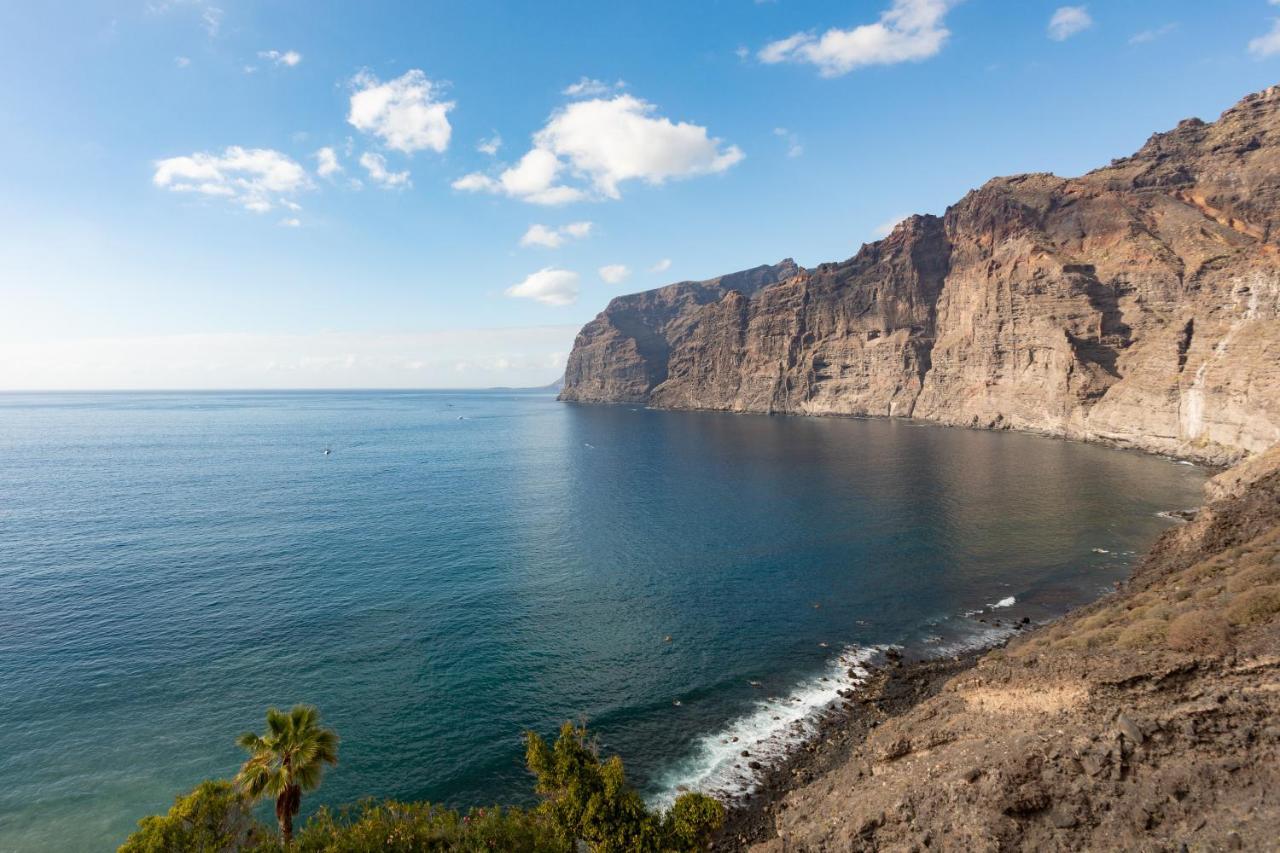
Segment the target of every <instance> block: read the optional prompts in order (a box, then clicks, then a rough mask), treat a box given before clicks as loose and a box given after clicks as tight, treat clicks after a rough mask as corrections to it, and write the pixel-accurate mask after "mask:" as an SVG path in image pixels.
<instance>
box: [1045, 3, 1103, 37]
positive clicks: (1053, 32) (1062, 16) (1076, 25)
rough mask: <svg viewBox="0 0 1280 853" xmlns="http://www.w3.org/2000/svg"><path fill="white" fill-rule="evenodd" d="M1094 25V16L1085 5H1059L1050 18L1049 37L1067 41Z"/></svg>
mask: <svg viewBox="0 0 1280 853" xmlns="http://www.w3.org/2000/svg"><path fill="white" fill-rule="evenodd" d="M1092 26H1093V17H1092V16H1091V15H1090V14H1089V10H1088V8H1087V7H1085V6H1059V7H1058V9H1057V10H1055V11H1054V13H1053V17H1051V18H1049V38H1051V39H1053V40H1054V41H1066V40H1067V39H1069V38H1071V37H1072V36H1073V35H1076V34H1077V33H1081V32H1084V31H1085V30H1087V29H1089V28H1090V27H1092Z"/></svg>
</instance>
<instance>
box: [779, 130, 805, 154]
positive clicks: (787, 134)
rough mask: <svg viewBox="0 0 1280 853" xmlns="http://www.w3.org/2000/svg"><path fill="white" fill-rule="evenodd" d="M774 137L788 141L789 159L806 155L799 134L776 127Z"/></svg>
mask: <svg viewBox="0 0 1280 853" xmlns="http://www.w3.org/2000/svg"><path fill="white" fill-rule="evenodd" d="M773 135H774V136H776V137H778V138H780V139H783V140H785V141H786V143H787V156H788V157H792V158H795V157H799V156H800V155H802V154H804V146H803V145H801V144H800V137H799V136H798V135H797V134H794V133H792V132H791V131H789V130H787V129H786V128H785V127H775V128H774V129H773Z"/></svg>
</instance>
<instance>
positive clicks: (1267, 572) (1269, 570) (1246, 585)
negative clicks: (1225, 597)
mask: <svg viewBox="0 0 1280 853" xmlns="http://www.w3.org/2000/svg"><path fill="white" fill-rule="evenodd" d="M1276 584H1280V563H1275V562H1271V561H1270V560H1268V561H1265V562H1261V561H1259V562H1257V563H1255V564H1254V565H1252V566H1250V567H1249V568H1247V569H1242V570H1241V571H1240V572H1238V573H1236V574H1235V575H1234V576H1232V577H1231V578H1230V579H1229V580H1228V581H1227V591H1228V592H1233V593H1241V592H1245V591H1246V590H1250V589H1253V588H1255V587H1259V586H1274V585H1276Z"/></svg>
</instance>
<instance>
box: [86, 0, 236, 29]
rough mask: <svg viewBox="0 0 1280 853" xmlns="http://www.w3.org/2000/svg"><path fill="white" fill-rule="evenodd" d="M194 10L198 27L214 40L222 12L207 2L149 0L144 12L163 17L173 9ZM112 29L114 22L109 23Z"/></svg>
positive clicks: (199, 0)
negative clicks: (197, 18)
mask: <svg viewBox="0 0 1280 853" xmlns="http://www.w3.org/2000/svg"><path fill="white" fill-rule="evenodd" d="M182 8H185V9H195V10H198V11H199V12H200V26H202V27H203V28H204V31H205V32H206V33H208V35H209V38H216V37H217V35H218V33H219V32H220V31H221V29H222V17H223V11H222V9H220V8H218V7H217V6H214V5H211V4H210V3H209V2H208V0H151V2H149V3H147V5H146V11H147V14H149V15H163V14H165V13H166V12H169V11H172V10H173V9H182ZM111 24H112V27H114V26H115V21H112V22H111Z"/></svg>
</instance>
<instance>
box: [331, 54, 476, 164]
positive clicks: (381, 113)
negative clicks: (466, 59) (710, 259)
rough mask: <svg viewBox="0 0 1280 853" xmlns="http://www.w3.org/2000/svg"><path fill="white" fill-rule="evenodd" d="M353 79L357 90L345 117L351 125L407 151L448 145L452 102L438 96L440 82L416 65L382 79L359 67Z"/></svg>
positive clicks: (411, 151) (437, 149) (399, 149)
mask: <svg viewBox="0 0 1280 853" xmlns="http://www.w3.org/2000/svg"><path fill="white" fill-rule="evenodd" d="M352 82H353V84H354V85H355V87H356V91H355V93H354V94H352V96H351V109H350V111H349V112H348V114H347V121H348V122H349V123H350V124H351V125H352V126H353V127H356V128H358V129H360V130H362V131H364V132H365V133H369V134H372V135H374V136H376V137H378V138H379V139H381V140H382V141H383V142H384V143H385V144H386V146H387V147H388V148H392V149H395V150H396V151H403V152H404V153H406V154H412V153H413V152H414V151H421V150H423V149H426V148H429V149H431V150H432V151H435V152H437V153H440V152H443V151H444V150H445V149H447V148H448V147H449V137H450V135H451V134H452V133H453V128H452V126H450V124H449V111H450V110H452V109H453V107H454V103H453V101H441V100H439V98H438V95H439V93H440V86H439V85H438V84H436V83H433V82H432V81H430V80H428V79H427V75H426V74H424V73H423V72H422V71H420V70H418V69H416V68H415V69H413V70H412V71H406V72H405V73H404V74H402V75H401V76H399V77H397V78H396V79H394V80H389V81H387V82H385V83H383V82H381V81H380V80H378V78H377V77H375V76H373V75H372V74H370V73H369V72H368V71H362V72H360V73H359V74H357V75H356V77H355V79H354V80H353V81H352Z"/></svg>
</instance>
